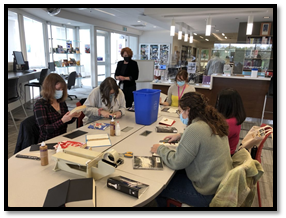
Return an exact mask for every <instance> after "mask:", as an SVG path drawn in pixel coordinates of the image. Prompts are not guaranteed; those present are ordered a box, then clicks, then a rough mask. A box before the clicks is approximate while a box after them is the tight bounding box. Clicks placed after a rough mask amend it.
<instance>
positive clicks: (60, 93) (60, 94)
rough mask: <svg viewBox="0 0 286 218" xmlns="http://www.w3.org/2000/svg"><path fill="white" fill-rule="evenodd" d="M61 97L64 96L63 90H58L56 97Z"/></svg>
mask: <svg viewBox="0 0 286 218" xmlns="http://www.w3.org/2000/svg"><path fill="white" fill-rule="evenodd" d="M61 97H63V90H56V91H55V99H60V98H61Z"/></svg>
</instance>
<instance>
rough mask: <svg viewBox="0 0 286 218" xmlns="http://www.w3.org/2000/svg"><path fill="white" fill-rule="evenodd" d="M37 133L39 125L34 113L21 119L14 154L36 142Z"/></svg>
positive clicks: (37, 138)
mask: <svg viewBox="0 0 286 218" xmlns="http://www.w3.org/2000/svg"><path fill="white" fill-rule="evenodd" d="M39 134H40V131H39V127H38V125H37V122H36V119H35V117H34V115H32V116H30V117H28V118H26V119H25V120H23V121H22V122H21V124H20V130H19V134H18V139H17V144H16V147H15V151H14V154H16V153H18V152H19V151H21V150H23V149H25V148H27V147H29V146H31V145H33V144H38V140H39Z"/></svg>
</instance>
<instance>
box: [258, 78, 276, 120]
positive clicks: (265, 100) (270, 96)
mask: <svg viewBox="0 0 286 218" xmlns="http://www.w3.org/2000/svg"><path fill="white" fill-rule="evenodd" d="M267 98H273V77H271V80H270V84H269V89H268V92H267V94H266V95H265V97H264V104H263V109H262V116H261V122H260V125H262V123H263V118H264V114H265V113H273V112H271V111H265V107H266V102H267Z"/></svg>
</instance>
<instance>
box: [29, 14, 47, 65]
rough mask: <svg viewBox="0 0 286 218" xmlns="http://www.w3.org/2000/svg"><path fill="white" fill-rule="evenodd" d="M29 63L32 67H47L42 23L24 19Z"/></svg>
mask: <svg viewBox="0 0 286 218" xmlns="http://www.w3.org/2000/svg"><path fill="white" fill-rule="evenodd" d="M24 28H25V39H26V49H27V61H29V66H30V67H45V66H46V64H45V48H44V37H43V25H42V23H41V22H38V21H35V20H32V19H30V18H28V17H24Z"/></svg>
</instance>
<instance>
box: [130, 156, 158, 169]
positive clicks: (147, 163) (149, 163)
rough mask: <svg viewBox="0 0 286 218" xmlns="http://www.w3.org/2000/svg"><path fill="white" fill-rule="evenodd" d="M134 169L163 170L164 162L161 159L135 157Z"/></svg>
mask: <svg viewBox="0 0 286 218" xmlns="http://www.w3.org/2000/svg"><path fill="white" fill-rule="evenodd" d="M133 169H141V170H163V161H162V159H161V157H153V156H134V158H133Z"/></svg>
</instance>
